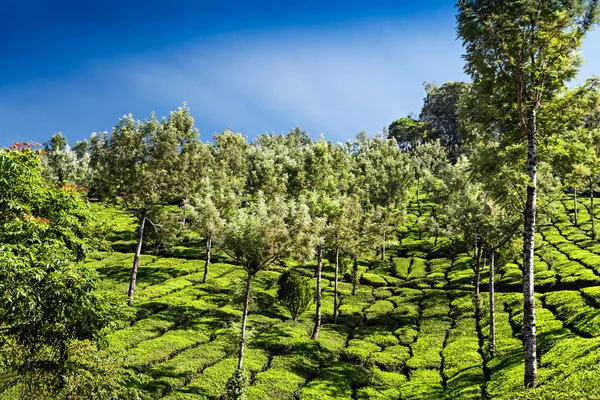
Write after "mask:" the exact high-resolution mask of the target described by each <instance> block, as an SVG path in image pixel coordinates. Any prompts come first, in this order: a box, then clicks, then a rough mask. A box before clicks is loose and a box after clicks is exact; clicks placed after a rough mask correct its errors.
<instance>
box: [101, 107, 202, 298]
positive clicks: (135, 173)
mask: <svg viewBox="0 0 600 400" xmlns="http://www.w3.org/2000/svg"><path fill="white" fill-rule="evenodd" d="M193 123H194V120H193V118H192V117H191V116H190V114H189V109H187V108H185V107H180V108H179V109H178V110H177V111H173V112H171V113H170V115H169V118H168V119H163V120H161V121H160V122H159V121H157V120H156V118H154V116H152V117H151V118H150V119H148V120H146V121H144V122H141V121H136V120H134V119H133V116H132V115H127V116H125V117H123V118H122V119H121V120H120V121H119V123H118V124H117V125H116V126H115V127H114V128H113V130H112V133H111V134H110V135H108V133H102V134H99V135H93V136H92V165H93V168H94V170H95V171H96V173H95V176H94V178H95V180H96V188H97V190H99V191H100V192H101V193H103V195H104V196H105V197H106V198H109V199H113V200H115V201H117V200H118V201H119V202H120V204H122V205H123V206H124V207H125V208H126V209H127V210H128V211H129V212H130V213H131V214H132V215H134V216H135V217H136V218H137V220H138V229H137V244H136V248H135V256H134V259H133V267H132V270H131V279H130V284H129V290H128V296H129V305H131V304H132V303H133V295H134V292H135V283H136V278H137V270H138V266H139V261H140V255H141V252H142V244H143V239H144V229H145V228H146V222H148V223H149V224H151V225H152V227H153V228H154V229H157V228H159V227H158V226H157V224H155V223H154V222H153V220H152V218H153V217H154V216H156V215H157V214H158V213H160V211H161V209H162V206H163V205H164V202H166V201H168V200H170V199H173V198H177V197H179V198H181V195H182V193H180V191H179V190H178V189H180V188H181V185H180V184H179V182H180V180H181V179H184V177H183V175H184V174H185V173H187V172H188V171H192V172H193V169H185V168H183V167H182V165H184V164H185V163H184V162H185V161H186V157H185V156H184V155H185V154H187V152H188V151H189V148H190V147H191V148H194V147H196V144H197V141H198V132H197V130H195V129H193Z"/></svg>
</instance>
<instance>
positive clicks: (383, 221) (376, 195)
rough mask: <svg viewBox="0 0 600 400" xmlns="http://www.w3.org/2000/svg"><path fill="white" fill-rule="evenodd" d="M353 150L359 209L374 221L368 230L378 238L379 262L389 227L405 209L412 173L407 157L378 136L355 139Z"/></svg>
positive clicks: (389, 141) (384, 247)
mask: <svg viewBox="0 0 600 400" xmlns="http://www.w3.org/2000/svg"><path fill="white" fill-rule="evenodd" d="M354 147H355V149H356V150H355V151H354V154H353V173H354V175H355V176H356V177H357V185H358V186H360V187H361V190H363V191H364V194H365V196H364V199H365V204H364V205H363V209H364V210H365V211H367V212H370V215H372V216H374V217H375V218H376V219H377V221H374V222H376V223H374V224H372V225H371V226H372V227H373V228H375V232H374V233H375V234H376V236H377V237H378V240H377V241H376V242H375V243H377V244H378V245H379V248H380V249H381V259H382V260H383V259H385V250H386V243H387V237H388V233H389V230H390V226H392V225H395V222H397V221H398V218H399V217H400V216H401V213H402V211H403V209H404V207H405V206H406V201H407V199H408V189H409V188H410V187H411V186H412V183H413V181H412V178H413V173H412V171H411V167H410V163H409V161H408V155H407V154H405V153H403V152H402V151H401V150H400V149H399V148H398V146H397V144H396V142H395V141H394V140H391V139H386V138H384V137H382V136H380V135H378V136H375V137H374V138H368V137H361V136H360V135H359V137H358V138H357V140H356V141H355V143H354Z"/></svg>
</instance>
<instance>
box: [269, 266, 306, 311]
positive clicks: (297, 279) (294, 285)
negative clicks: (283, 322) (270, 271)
mask: <svg viewBox="0 0 600 400" xmlns="http://www.w3.org/2000/svg"><path fill="white" fill-rule="evenodd" d="M277 285H278V288H277V298H278V300H279V302H280V303H281V304H283V306H284V307H285V308H287V309H288V311H289V312H290V314H292V320H294V321H296V320H297V319H298V317H299V316H300V315H301V314H302V313H303V312H304V311H306V309H307V308H308V306H310V305H311V303H312V302H313V299H314V292H313V290H312V286H311V284H310V280H309V279H308V278H306V277H303V276H300V274H298V273H297V272H296V271H293V270H288V271H285V272H284V273H283V274H281V275H280V276H279V280H278V281H277Z"/></svg>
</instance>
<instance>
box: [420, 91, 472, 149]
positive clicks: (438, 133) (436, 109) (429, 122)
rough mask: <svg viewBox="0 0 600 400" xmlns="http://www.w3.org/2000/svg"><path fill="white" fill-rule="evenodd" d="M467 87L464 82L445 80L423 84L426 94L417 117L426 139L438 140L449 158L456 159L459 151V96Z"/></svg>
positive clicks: (460, 145)
mask: <svg viewBox="0 0 600 400" xmlns="http://www.w3.org/2000/svg"><path fill="white" fill-rule="evenodd" d="M468 87H469V85H468V84H467V83H464V82H446V83H444V84H443V85H442V86H438V85H436V84H434V83H427V84H425V91H426V92H427V95H426V96H425V99H424V101H423V108H422V109H421V114H420V115H419V119H420V120H421V123H422V124H423V130H424V131H425V135H426V138H427V141H432V140H439V141H440V143H441V144H442V146H444V147H446V148H447V149H448V155H449V156H450V158H451V159H456V157H457V156H458V155H459V154H460V152H461V147H462V140H461V137H460V135H459V125H460V119H459V118H458V108H459V102H460V98H461V96H462V94H463V93H464V92H465V91H466V90H467V88H468Z"/></svg>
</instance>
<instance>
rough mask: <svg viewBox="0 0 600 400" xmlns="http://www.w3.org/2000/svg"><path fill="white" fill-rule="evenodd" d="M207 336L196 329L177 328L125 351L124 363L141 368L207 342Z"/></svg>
mask: <svg viewBox="0 0 600 400" xmlns="http://www.w3.org/2000/svg"><path fill="white" fill-rule="evenodd" d="M208 340H209V336H207V334H206V333H205V332H203V331H199V330H196V329H177V330H171V331H168V332H166V333H165V334H164V335H162V336H160V337H158V338H156V339H151V340H147V341H145V342H141V343H140V344H138V345H137V346H136V347H135V348H133V349H131V350H129V351H127V353H126V358H125V365H126V366H129V367H133V368H136V369H138V370H141V369H143V368H145V367H146V366H148V365H150V364H154V363H156V362H160V361H164V360H166V359H167V358H169V357H170V356H171V355H173V354H175V353H177V352H181V351H183V350H185V349H186V348H188V347H191V346H194V345H196V344H198V343H203V342H208Z"/></svg>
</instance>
